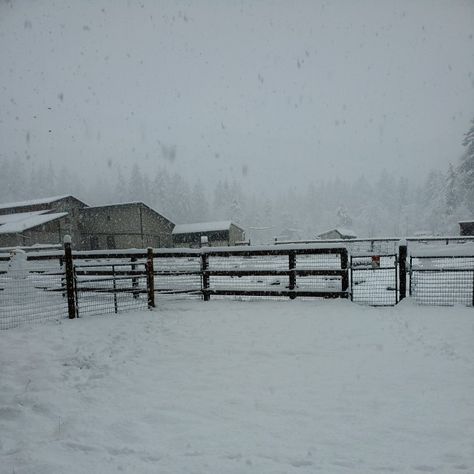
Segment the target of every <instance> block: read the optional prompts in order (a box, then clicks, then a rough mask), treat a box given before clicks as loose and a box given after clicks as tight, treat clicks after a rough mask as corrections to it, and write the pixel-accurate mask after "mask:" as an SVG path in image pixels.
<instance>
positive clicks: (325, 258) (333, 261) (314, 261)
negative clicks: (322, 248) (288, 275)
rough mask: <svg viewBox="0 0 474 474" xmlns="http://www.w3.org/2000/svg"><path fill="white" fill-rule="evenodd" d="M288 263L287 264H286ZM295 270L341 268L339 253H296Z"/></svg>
mask: <svg viewBox="0 0 474 474" xmlns="http://www.w3.org/2000/svg"><path fill="white" fill-rule="evenodd" d="M287 265H288V264H287ZM295 268H296V269H297V270H321V269H323V270H326V269H331V270H337V269H340V268H341V255H340V254H296V266H295Z"/></svg>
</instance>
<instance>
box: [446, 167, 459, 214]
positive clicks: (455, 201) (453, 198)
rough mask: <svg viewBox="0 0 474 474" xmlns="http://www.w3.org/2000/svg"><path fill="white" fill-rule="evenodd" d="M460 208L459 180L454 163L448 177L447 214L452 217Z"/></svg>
mask: <svg viewBox="0 0 474 474" xmlns="http://www.w3.org/2000/svg"><path fill="white" fill-rule="evenodd" d="M458 206H459V190H458V178H457V175H456V170H455V169H454V166H453V164H452V163H449V168H448V173H447V175H446V214H447V215H448V216H452V215H453V214H454V212H455V210H456V208H457V207H458Z"/></svg>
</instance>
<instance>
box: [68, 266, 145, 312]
mask: <svg viewBox="0 0 474 474" xmlns="http://www.w3.org/2000/svg"><path fill="white" fill-rule="evenodd" d="M74 292H75V301H76V316H82V315H84V314H105V313H118V312H119V311H126V310H131V309H145V308H147V306H148V299H147V272H146V262H145V261H143V260H141V261H125V259H123V261H114V262H113V263H112V262H97V263H86V264H76V265H74Z"/></svg>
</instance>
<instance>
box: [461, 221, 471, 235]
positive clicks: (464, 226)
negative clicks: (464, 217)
mask: <svg viewBox="0 0 474 474" xmlns="http://www.w3.org/2000/svg"><path fill="white" fill-rule="evenodd" d="M459 235H474V219H471V220H468V221H460V222H459Z"/></svg>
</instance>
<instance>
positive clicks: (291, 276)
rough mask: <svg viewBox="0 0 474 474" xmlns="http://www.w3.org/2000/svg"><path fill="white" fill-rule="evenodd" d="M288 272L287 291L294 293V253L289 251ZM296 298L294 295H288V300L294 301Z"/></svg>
mask: <svg viewBox="0 0 474 474" xmlns="http://www.w3.org/2000/svg"><path fill="white" fill-rule="evenodd" d="M288 271H289V284H288V289H289V290H290V291H295V288H296V252H295V251H294V250H290V252H289V254H288ZM295 298H296V295H295V293H290V299H291V300H294V299H295Z"/></svg>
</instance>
